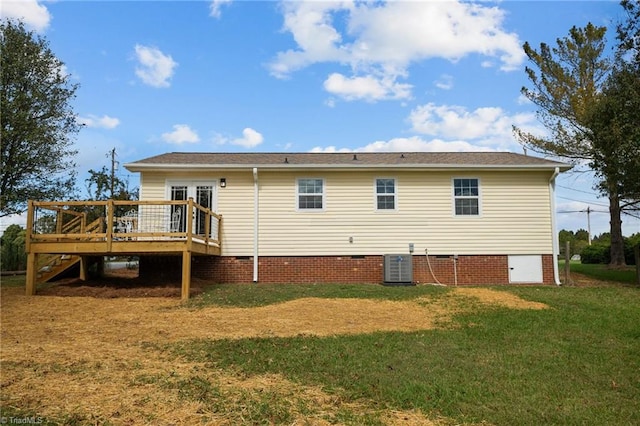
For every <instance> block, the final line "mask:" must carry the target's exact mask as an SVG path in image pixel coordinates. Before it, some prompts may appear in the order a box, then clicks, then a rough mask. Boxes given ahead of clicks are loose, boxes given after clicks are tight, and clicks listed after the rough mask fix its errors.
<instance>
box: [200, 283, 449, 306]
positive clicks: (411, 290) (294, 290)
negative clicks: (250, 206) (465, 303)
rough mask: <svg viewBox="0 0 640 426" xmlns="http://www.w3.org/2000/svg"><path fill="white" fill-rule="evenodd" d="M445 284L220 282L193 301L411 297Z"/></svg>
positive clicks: (244, 302)
mask: <svg viewBox="0 0 640 426" xmlns="http://www.w3.org/2000/svg"><path fill="white" fill-rule="evenodd" d="M447 291H449V290H447V289H446V288H444V287H436V286H407V287H393V286H381V285H374V284H371V285H369V284H295V285H291V284H216V285H212V286H210V287H207V288H206V289H205V292H204V293H203V294H201V295H199V296H198V297H197V298H194V299H192V300H191V301H190V302H189V303H190V305H191V306H193V307H203V306H210V305H217V306H237V307H245V308H250V307H256V306H265V305H270V304H274V303H280V302H286V301H288V300H294V299H300V298H303V297H322V298H342V299H344V298H367V299H385V300H407V299H413V298H416V297H420V296H425V295H439V294H443V293H445V292H447Z"/></svg>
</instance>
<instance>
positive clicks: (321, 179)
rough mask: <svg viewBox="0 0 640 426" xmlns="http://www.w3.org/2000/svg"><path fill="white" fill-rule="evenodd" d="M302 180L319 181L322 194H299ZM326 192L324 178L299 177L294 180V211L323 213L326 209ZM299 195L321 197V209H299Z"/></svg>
mask: <svg viewBox="0 0 640 426" xmlns="http://www.w3.org/2000/svg"><path fill="white" fill-rule="evenodd" d="M303 180H319V181H320V182H322V192H321V193H315V192H314V193H301V192H300V181H303ZM326 192H327V184H326V181H325V180H324V178H319V177H299V178H296V211H298V212H310V213H313V212H323V211H325V209H326V201H327V200H326ZM301 195H320V196H321V197H322V207H321V208H300V196H301Z"/></svg>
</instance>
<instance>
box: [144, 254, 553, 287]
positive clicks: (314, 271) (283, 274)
mask: <svg viewBox="0 0 640 426" xmlns="http://www.w3.org/2000/svg"><path fill="white" fill-rule="evenodd" d="M150 259H155V261H153V263H152V264H151V265H148V264H147V262H145V261H143V260H142V259H141V261H140V274H141V276H143V274H146V273H148V272H153V273H160V274H164V275H165V276H171V277H174V276H176V274H177V277H179V276H180V272H181V259H180V258H179V257H174V258H171V259H165V257H153V258H150ZM162 259H165V260H162ZM192 262H193V263H192V272H193V276H194V277H198V278H203V279H207V280H210V281H213V282H218V283H250V282H252V280H253V258H252V257H249V256H247V257H234V256H211V257H200V256H194V257H193V261H192ZM429 262H430V264H431V270H432V271H433V275H435V277H436V278H437V279H438V281H439V282H440V283H442V284H447V285H453V284H454V283H455V281H456V279H457V284H458V285H496V284H509V269H508V258H507V256H506V255H495V256H493V255H492V256H459V258H458V259H457V260H456V273H455V274H454V260H453V257H452V256H429ZM542 268H543V280H544V284H553V282H554V281H553V256H552V255H543V256H542ZM433 275H432V274H431V272H430V271H429V265H428V264H427V259H426V257H425V256H418V255H416V256H413V280H414V282H416V283H434V282H435V279H434V278H433ZM258 282H260V283H301V284H308V283H319V284H320V283H373V284H381V283H382V282H383V257H382V256H289V257H284V256H281V257H266V256H265V257H260V259H259V267H258Z"/></svg>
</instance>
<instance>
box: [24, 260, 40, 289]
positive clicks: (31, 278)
mask: <svg viewBox="0 0 640 426" xmlns="http://www.w3.org/2000/svg"><path fill="white" fill-rule="evenodd" d="M37 261H38V255H37V254H36V253H31V252H30V253H29V254H27V276H26V285H25V290H26V291H25V294H26V295H27V296H33V295H34V294H36V275H37V271H36V268H37V263H36V262H37Z"/></svg>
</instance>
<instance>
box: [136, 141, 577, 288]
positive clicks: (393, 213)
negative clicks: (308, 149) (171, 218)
mask: <svg viewBox="0 0 640 426" xmlns="http://www.w3.org/2000/svg"><path fill="white" fill-rule="evenodd" d="M126 167H127V168H128V169H129V170H130V171H132V172H140V174H141V177H140V182H141V183H140V197H141V200H182V199H186V198H188V197H193V198H194V200H195V201H196V202H197V203H199V204H201V205H203V206H205V207H210V208H211V209H212V210H214V211H215V212H217V213H219V214H221V215H222V218H223V219H222V222H221V227H222V228H221V232H220V234H221V253H220V254H221V255H220V256H213V257H211V256H208V257H194V259H193V265H192V271H193V274H194V275H195V276H200V277H203V278H206V279H208V280H213V281H217V282H225V283H246V282H260V283H330V282H339V283H349V282H355V283H382V282H387V283H408V282H413V283H430V282H440V283H442V284H458V285H464V284H509V283H557V267H555V262H554V258H555V257H554V254H555V253H556V252H557V247H556V243H555V235H556V232H555V229H554V228H555V224H554V180H555V177H556V176H557V174H558V173H559V172H561V171H564V170H567V169H568V168H569V166H568V165H566V164H563V163H558V162H554V161H549V160H546V159H541V158H536V157H530V156H524V155H519V154H513V153H414V152H407V153H330V154H325V153H322V154H321V153H245V154H242V153H235V154H229V153H227V154H225V153H168V154H163V155H160V156H156V157H151V158H147V159H144V160H141V161H138V162H135V163H130V164H127V165H126ZM174 262H178V263H177V264H174ZM176 266H177V269H178V270H179V269H180V268H179V259H178V258H176V260H175V261H172V260H171V259H161V258H158V257H150V258H145V259H144V260H143V261H142V262H141V273H145V270H146V271H149V270H153V271H157V270H158V269H162V268H165V269H174V268H176Z"/></svg>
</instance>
